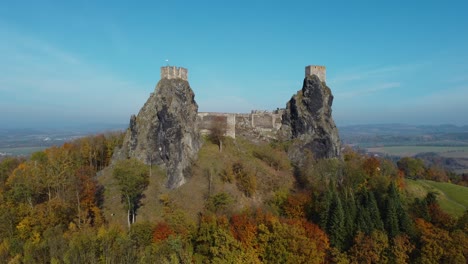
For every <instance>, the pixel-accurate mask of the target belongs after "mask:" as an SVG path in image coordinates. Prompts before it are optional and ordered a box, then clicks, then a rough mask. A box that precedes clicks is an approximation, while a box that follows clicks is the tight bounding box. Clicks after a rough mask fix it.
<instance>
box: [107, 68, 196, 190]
mask: <svg viewBox="0 0 468 264" xmlns="http://www.w3.org/2000/svg"><path fill="white" fill-rule="evenodd" d="M163 68H166V67H163ZM163 68H162V69H161V80H160V81H159V82H158V84H157V85H156V89H155V92H154V93H152V94H151V96H150V97H149V99H148V100H147V101H146V103H145V105H144V106H143V107H142V108H141V110H140V112H139V113H138V115H137V116H132V117H131V119H130V127H129V128H128V130H127V133H126V135H125V138H124V142H123V145H122V148H121V150H120V151H119V152H118V153H117V155H116V159H123V158H136V159H138V160H140V161H143V162H144V163H146V164H148V165H149V164H156V165H161V166H163V167H165V168H166V171H167V176H168V180H167V187H168V188H171V189H172V188H176V187H179V186H180V185H182V184H184V183H185V181H186V177H187V176H188V170H189V169H190V166H191V163H192V162H193V160H194V159H195V158H196V155H197V153H198V150H199V149H200V146H201V138H200V134H199V131H198V127H197V124H196V120H197V111H198V105H197V103H196V102H195V100H194V93H193V91H192V89H191V88H190V85H189V83H188V81H187V80H186V78H180V77H179V78H173V77H174V76H172V77H171V76H169V75H167V74H163ZM177 69H179V68H177ZM180 69H183V68H180Z"/></svg>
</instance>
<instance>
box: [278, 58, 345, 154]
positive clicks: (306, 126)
mask: <svg viewBox="0 0 468 264" xmlns="http://www.w3.org/2000/svg"><path fill="white" fill-rule="evenodd" d="M325 81H326V75H325V67H324V66H316V65H310V66H307V67H306V69H305V78H304V83H303V85H302V89H301V90H299V91H298V92H297V94H296V95H294V96H293V97H292V98H291V100H289V102H288V103H287V105H286V110H285V112H284V114H283V118H282V125H281V129H280V132H279V133H280V136H281V137H282V138H283V139H290V140H293V145H292V146H291V148H290V150H289V157H290V158H291V160H292V161H293V162H296V163H301V162H302V161H303V160H304V157H305V155H304V153H305V152H307V151H310V152H311V153H312V154H313V155H314V157H315V158H317V159H320V158H334V157H339V156H340V149H341V146H340V138H339V135H338V129H337V128H336V125H335V122H334V121H333V118H332V109H331V107H332V104H333V95H332V92H331V90H330V88H329V87H328V86H327V85H326V83H325Z"/></svg>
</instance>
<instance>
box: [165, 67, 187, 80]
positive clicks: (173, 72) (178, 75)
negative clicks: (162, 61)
mask: <svg viewBox="0 0 468 264" xmlns="http://www.w3.org/2000/svg"><path fill="white" fill-rule="evenodd" d="M187 76H188V71H187V69H186V68H182V67H176V66H166V67H161V79H182V80H184V81H187V79H188V78H187Z"/></svg>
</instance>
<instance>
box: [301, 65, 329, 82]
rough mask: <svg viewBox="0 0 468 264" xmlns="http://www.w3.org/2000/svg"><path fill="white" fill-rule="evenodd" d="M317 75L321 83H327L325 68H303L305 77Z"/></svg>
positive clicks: (316, 66)
mask: <svg viewBox="0 0 468 264" xmlns="http://www.w3.org/2000/svg"><path fill="white" fill-rule="evenodd" d="M313 74H315V75H317V76H318V77H319V79H320V81H322V82H326V81H327V75H326V74H327V69H326V68H325V66H319V65H309V66H306V67H305V77H307V76H311V75H313Z"/></svg>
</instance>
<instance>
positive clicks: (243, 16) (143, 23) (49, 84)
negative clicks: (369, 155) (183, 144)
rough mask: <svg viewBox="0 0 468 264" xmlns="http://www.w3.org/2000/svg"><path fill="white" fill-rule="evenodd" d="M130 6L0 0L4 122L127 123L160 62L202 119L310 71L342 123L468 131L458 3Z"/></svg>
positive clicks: (263, 99) (466, 54)
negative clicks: (323, 83)
mask: <svg viewBox="0 0 468 264" xmlns="http://www.w3.org/2000/svg"><path fill="white" fill-rule="evenodd" d="M134 2H137V1H134ZM139 2H140V3H130V1H125V2H119V1H77V2H75V3H72V2H71V1H18V0H16V1H8V0H6V1H5V0H4V1H2V2H1V3H0V112H1V113H2V114H1V115H0V124H1V125H0V127H2V126H5V127H13V126H18V127H38V126H44V125H55V126H61V125H70V124H78V125H79V124H88V123H123V124H126V123H128V120H129V118H130V115H132V114H136V113H138V111H139V109H140V108H141V107H142V106H143V104H144V102H145V101H146V99H147V98H148V96H149V93H150V92H152V91H153V90H154V87H155V85H156V83H157V82H158V80H159V77H160V76H159V75H160V71H159V68H160V67H161V66H164V65H165V64H166V62H165V60H166V59H169V63H170V64H171V65H176V66H183V67H186V68H188V69H189V81H190V84H191V87H192V89H193V90H194V91H195V99H196V101H197V103H198V105H199V111H217V112H249V111H250V110H252V109H269V110H273V109H276V108H277V107H280V108H281V107H285V105H286V102H287V101H288V100H289V99H290V97H291V96H292V95H293V94H294V93H296V91H297V90H299V89H300V88H301V86H302V80H303V78H304V67H305V66H306V65H309V64H318V65H325V66H326V67H327V84H328V85H329V86H330V87H331V89H332V92H333V94H334V96H335V100H334V104H333V116H334V118H335V122H336V123H337V125H339V126H340V125H350V124H369V123H371V124H372V123H408V124H445V123H451V124H458V125H465V124H468V115H467V114H468V103H467V102H466V101H467V99H468V16H467V15H466V14H467V11H468V2H467V1H459V2H455V1H447V2H446V1H444V2H442V1H434V2H431V1H421V2H420V3H416V2H418V1H386V2H387V3H383V1H311V0H309V1H203V0H200V1H170V0H167V1H148V2H143V1H139ZM351 2H352V3H351ZM413 2H414V3H413Z"/></svg>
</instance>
